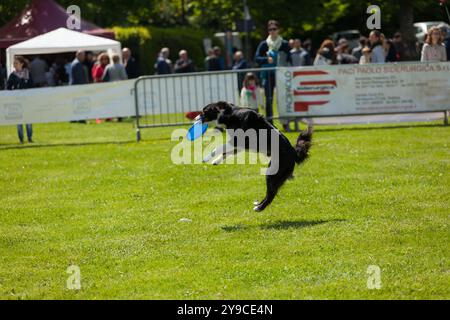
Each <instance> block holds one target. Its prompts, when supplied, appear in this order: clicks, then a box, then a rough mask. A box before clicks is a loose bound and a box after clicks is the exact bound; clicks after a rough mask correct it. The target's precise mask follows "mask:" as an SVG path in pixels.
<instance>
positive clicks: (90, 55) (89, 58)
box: [83, 51, 95, 83]
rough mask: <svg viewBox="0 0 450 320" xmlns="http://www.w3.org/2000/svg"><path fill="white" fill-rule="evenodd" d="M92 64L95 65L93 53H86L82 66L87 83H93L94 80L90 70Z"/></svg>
mask: <svg viewBox="0 0 450 320" xmlns="http://www.w3.org/2000/svg"><path fill="white" fill-rule="evenodd" d="M94 64H95V57H94V53H93V52H92V51H87V52H86V57H85V59H84V62H83V65H84V67H85V68H86V71H87V75H88V82H89V83H92V82H94V79H93V78H92V68H93V67H94Z"/></svg>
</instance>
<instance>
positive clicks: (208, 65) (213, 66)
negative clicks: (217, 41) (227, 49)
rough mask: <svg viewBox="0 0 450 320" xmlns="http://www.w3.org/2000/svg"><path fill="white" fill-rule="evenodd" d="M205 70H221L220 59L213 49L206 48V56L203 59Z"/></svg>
mask: <svg viewBox="0 0 450 320" xmlns="http://www.w3.org/2000/svg"><path fill="white" fill-rule="evenodd" d="M205 70H206V71H220V70H223V69H222V66H221V64H220V59H219V57H218V56H217V55H216V52H215V50H214V49H210V50H208V57H206V60H205Z"/></svg>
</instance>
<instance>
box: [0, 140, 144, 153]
mask: <svg viewBox="0 0 450 320" xmlns="http://www.w3.org/2000/svg"><path fill="white" fill-rule="evenodd" d="M133 143H136V141H102V142H73V143H70V142H68V143H53V144H52V143H50V144H38V143H36V144H26V145H23V144H11V145H4V144H0V151H3V150H26V149H43V148H57V147H86V146H102V145H126V144H133Z"/></svg>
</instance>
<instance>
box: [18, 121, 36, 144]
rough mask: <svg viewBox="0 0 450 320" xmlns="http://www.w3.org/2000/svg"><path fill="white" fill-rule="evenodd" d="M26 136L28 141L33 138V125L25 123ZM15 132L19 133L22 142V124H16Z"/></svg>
mask: <svg viewBox="0 0 450 320" xmlns="http://www.w3.org/2000/svg"><path fill="white" fill-rule="evenodd" d="M26 127H27V138H28V141H32V139H33V126H32V125H31V124H27V125H26ZM17 134H18V135H19V140H20V142H23V126H22V125H21V124H18V125H17Z"/></svg>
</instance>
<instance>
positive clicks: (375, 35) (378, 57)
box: [369, 30, 386, 63]
mask: <svg viewBox="0 0 450 320" xmlns="http://www.w3.org/2000/svg"><path fill="white" fill-rule="evenodd" d="M369 42H370V49H371V50H372V54H371V57H370V61H371V63H385V62H386V57H385V53H384V48H383V43H382V41H381V32H380V31H378V30H373V31H372V32H371V33H370V35H369Z"/></svg>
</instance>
